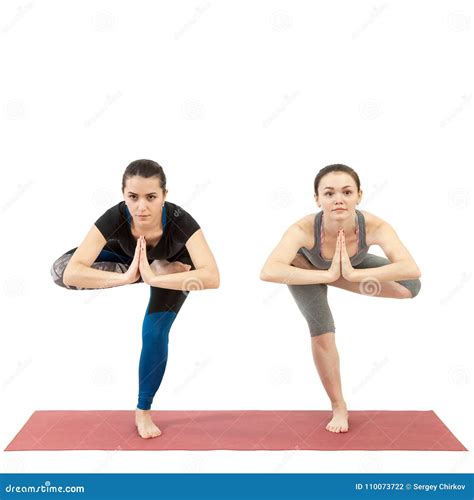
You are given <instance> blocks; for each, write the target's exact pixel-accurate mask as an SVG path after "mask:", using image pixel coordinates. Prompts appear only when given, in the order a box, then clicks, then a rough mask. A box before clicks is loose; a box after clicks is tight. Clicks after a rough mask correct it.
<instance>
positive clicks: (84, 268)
mask: <svg viewBox="0 0 474 500" xmlns="http://www.w3.org/2000/svg"><path fill="white" fill-rule="evenodd" d="M105 243H106V239H105V238H104V236H103V235H102V233H101V232H100V231H99V229H97V227H96V226H95V225H93V226H92V227H91V229H90V230H89V232H88V233H87V235H86V237H85V238H84V241H83V242H82V243H81V244H80V245H79V246H78V247H77V249H76V251H75V252H74V254H73V255H72V257H71V259H70V260H69V262H68V265H67V266H66V269H65V270H64V274H63V283H64V284H65V285H68V286H77V287H79V288H112V287H115V286H121V285H125V284H127V281H126V279H125V276H124V274H123V273H113V272H109V271H102V270H100V269H94V268H92V267H90V266H91V265H92V264H93V263H94V262H95V259H96V258H97V256H98V255H99V254H100V251H101V250H102V249H103V248H104V246H105Z"/></svg>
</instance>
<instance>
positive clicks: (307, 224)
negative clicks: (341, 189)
mask: <svg viewBox="0 0 474 500" xmlns="http://www.w3.org/2000/svg"><path fill="white" fill-rule="evenodd" d="M317 215H318V213H314V212H313V213H312V214H308V215H305V216H304V217H301V219H298V220H297V221H295V222H294V223H293V227H297V228H299V229H300V230H302V231H303V232H304V236H305V240H306V241H305V244H304V245H303V246H304V247H306V248H312V247H313V246H314V222H315V219H316V216H317Z"/></svg>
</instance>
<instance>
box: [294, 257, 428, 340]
mask: <svg viewBox="0 0 474 500" xmlns="http://www.w3.org/2000/svg"><path fill="white" fill-rule="evenodd" d="M390 263H391V262H390V261H389V260H388V259H386V258H385V257H380V256H379V255H373V254H370V253H368V254H367V255H366V256H365V257H364V259H363V260H362V262H361V263H360V264H357V265H355V266H354V269H369V268H371V267H381V266H386V265H387V264H390ZM379 283H380V282H377V281H376V280H367V281H365V282H361V283H360V285H361V291H362V293H363V294H364V295H372V296H373V295H376V294H377V293H378V292H377V288H378V287H379V286H380V284H379ZM396 283H400V285H403V286H404V287H406V288H408V290H410V292H411V295H412V298H413V297H416V296H417V295H418V292H419V291H420V288H421V281H420V280H419V279H413V280H400V281H397V282H396ZM288 288H289V289H290V292H291V295H293V298H294V299H295V302H296V304H297V306H298V308H299V310H300V311H301V313H302V314H303V316H304V318H305V319H306V322H307V323H308V327H309V332H310V335H311V337H316V336H318V335H322V334H323V333H327V332H335V331H336V327H335V325H334V319H333V316H332V313H331V309H330V308H329V304H328V299H327V293H328V285H326V284H324V283H320V284H316V285H288Z"/></svg>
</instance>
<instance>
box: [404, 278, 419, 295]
mask: <svg viewBox="0 0 474 500" xmlns="http://www.w3.org/2000/svg"><path fill="white" fill-rule="evenodd" d="M404 288H405V292H404V297H402V298H404V299H414V298H415V297H416V296H417V295H418V294H419V293H420V289H421V281H420V280H419V279H415V280H410V285H409V286H407V287H405V286H404Z"/></svg>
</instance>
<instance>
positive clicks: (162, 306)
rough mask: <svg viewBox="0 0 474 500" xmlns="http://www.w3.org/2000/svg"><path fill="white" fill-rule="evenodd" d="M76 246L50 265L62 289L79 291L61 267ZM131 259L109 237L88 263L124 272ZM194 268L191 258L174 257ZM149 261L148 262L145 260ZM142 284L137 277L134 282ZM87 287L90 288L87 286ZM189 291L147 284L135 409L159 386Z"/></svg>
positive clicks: (143, 407)
mask: <svg viewBox="0 0 474 500" xmlns="http://www.w3.org/2000/svg"><path fill="white" fill-rule="evenodd" d="M76 249H77V248H73V249H72V250H69V251H68V252H66V253H65V254H64V255H62V256H61V257H59V259H57V260H56V261H55V262H54V264H53V266H52V267H51V276H52V278H53V280H54V282H55V283H56V284H57V285H59V286H62V287H64V288H68V289H71V290H81V288H78V287H75V286H68V285H65V284H64V282H63V274H64V269H65V268H66V266H67V263H68V262H69V260H70V259H71V256H72V255H73V254H74V252H75V251H76ZM132 260H133V259H132V258H131V257H129V256H128V255H125V254H124V253H123V250H122V249H121V247H120V245H119V244H118V241H116V240H109V241H108V242H107V244H106V245H105V247H104V249H103V250H102V251H101V252H100V254H99V256H98V257H97V259H96V260H95V262H94V263H93V264H92V266H91V267H92V268H94V269H100V270H103V271H111V272H117V273H120V272H121V273H124V272H126V271H127V269H128V266H129V265H130V264H131V263H132ZM178 260H179V261H180V262H183V263H185V264H189V265H190V266H191V269H195V268H194V266H193V263H192V261H191V259H189V257H188V258H186V256H183V258H179V259H178ZM149 262H150V263H151V261H149ZM140 282H142V283H143V280H142V279H141V278H140V280H139V281H137V283H140ZM88 290H91V289H90V288H89V289H88ZM188 294H189V292H187V291H181V290H169V289H167V288H157V287H153V286H151V287H150V300H149V302H148V307H147V309H146V312H145V317H144V319H143V325H142V350H141V354H140V363H139V367H138V404H137V408H139V409H141V410H149V409H150V408H151V404H152V402H153V398H154V396H155V394H156V392H157V391H158V388H159V387H160V384H161V381H162V380H163V376H164V373H165V369H166V362H167V360H168V339H169V331H170V329H171V325H172V324H173V322H174V320H175V318H176V316H177V314H178V312H179V311H180V309H181V306H182V305H183V304H184V301H185V300H186V298H187V296H188Z"/></svg>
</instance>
